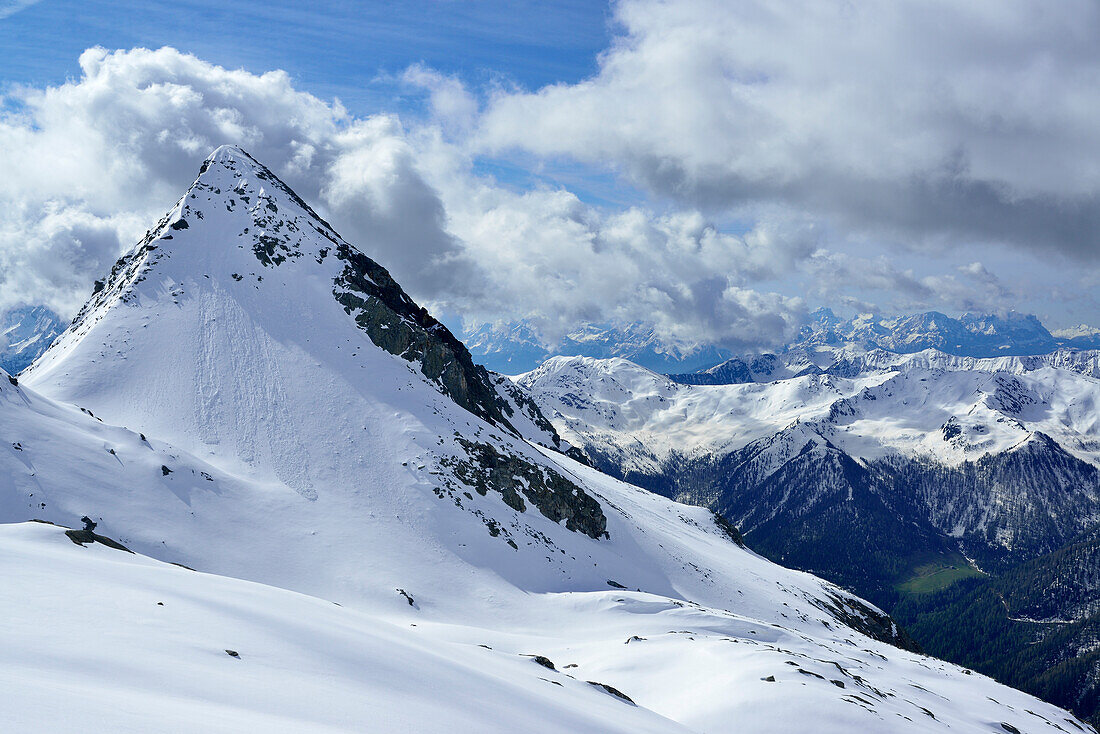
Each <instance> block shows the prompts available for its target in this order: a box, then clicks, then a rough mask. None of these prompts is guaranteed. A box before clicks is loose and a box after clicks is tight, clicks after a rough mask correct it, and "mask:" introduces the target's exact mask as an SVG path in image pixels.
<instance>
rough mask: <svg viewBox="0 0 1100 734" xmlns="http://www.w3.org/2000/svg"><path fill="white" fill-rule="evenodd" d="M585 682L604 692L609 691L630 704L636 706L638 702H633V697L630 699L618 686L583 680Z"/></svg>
mask: <svg viewBox="0 0 1100 734" xmlns="http://www.w3.org/2000/svg"><path fill="white" fill-rule="evenodd" d="M585 682H586V683H588V685H590V686H595V687H596V688H599V689H600V690H602V691H603V692H604V693H609V694H611V695H612V696H615V697H616V698H621V699H622V700H624V701H626V702H627V703H629V704H630V705H631V706H637V705H638V704H636V703H634V699H632V698H631V697H630V696H628V695H626V694H625V693H623V692H622V691H620V690H619V689H618V688H614V687H613V686H609V685H607V684H606V683H598V682H596V681H594V680H590V681H585Z"/></svg>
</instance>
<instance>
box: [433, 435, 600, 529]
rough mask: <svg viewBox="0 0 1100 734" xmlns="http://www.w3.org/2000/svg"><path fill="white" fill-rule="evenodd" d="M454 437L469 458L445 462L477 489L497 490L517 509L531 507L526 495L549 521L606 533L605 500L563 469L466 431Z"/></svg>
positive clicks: (446, 459)
mask: <svg viewBox="0 0 1100 734" xmlns="http://www.w3.org/2000/svg"><path fill="white" fill-rule="evenodd" d="M455 440H456V441H457V442H458V443H459V445H461V446H462V448H463V449H465V451H466V457H467V458H461V457H446V458H444V459H442V460H441V462H440V463H442V464H443V465H444V466H448V467H450V468H451V469H452V470H453V472H454V475H455V477H456V478H458V480H459V481H461V482H462V483H463V484H466V485H467V486H470V487H473V488H474V489H475V490H476V491H477V493H478V494H480V495H482V496H485V495H486V494H487V493H488V492H489V490H493V491H494V492H498V493H499V494H500V495H501V497H502V498H503V499H504V502H505V504H507V505H508V506H509V507H511V508H512V509H513V510H516V511H517V512H526V510H527V505H526V503H525V502H524V497H526V498H527V500H528V501H530V502H531V504H533V505H534V506H535V507H537V508H538V510H539V512H541V513H542V514H543V515H544V516H546V517H547V518H549V519H550V520H552V521H554V522H562V521H563V520H564V521H565V527H566V528H567V529H568V530H572V531H574V532H582V533H584V534H585V535H587V536H589V537H590V538H594V539H599V538H602V537H607V517H606V516H605V515H604V513H603V508H601V507H600V503H599V502H598V501H596V500H595V499H594V498H593V497H592V496H591V495H589V494H588V493H587V492H585V491H584V490H583V489H581V487H579V486H577V485H576V484H574V483H573V482H571V481H569V480H568V479H566V478H565V477H563V476H562V475H561V474H558V473H557V472H556V471H554V470H552V469H550V468H548V467H545V466H540V465H538V464H534V463H532V462H530V461H526V460H525V459H522V458H520V457H519V456H517V455H514V454H503V453H501V452H500V451H499V450H498V449H497V447H495V446H493V445H492V444H487V443H479V442H476V441H469V440H467V439H465V438H462V437H461V436H456V439H455Z"/></svg>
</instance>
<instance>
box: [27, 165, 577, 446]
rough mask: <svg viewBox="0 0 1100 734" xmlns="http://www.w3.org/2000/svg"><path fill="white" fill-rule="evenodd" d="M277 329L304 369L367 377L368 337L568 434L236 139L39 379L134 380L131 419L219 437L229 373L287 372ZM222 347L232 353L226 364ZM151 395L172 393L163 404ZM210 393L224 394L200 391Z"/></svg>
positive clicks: (475, 395) (532, 431)
mask: <svg viewBox="0 0 1100 734" xmlns="http://www.w3.org/2000/svg"><path fill="white" fill-rule="evenodd" d="M93 333H94V336H91V335H92V334H93ZM264 340H271V342H272V346H277V347H278V351H281V352H293V353H294V354H295V360H296V361H300V362H302V364H303V367H302V368H303V370H304V371H306V372H309V371H313V370H320V371H322V372H324V373H326V374H327V375H328V376H329V377H333V376H334V375H338V376H339V377H338V379H339V381H341V382H343V383H344V384H345V387H349V388H352V389H354V383H355V382H356V381H358V380H359V379H361V377H360V376H361V375H362V374H365V373H363V372H362V370H366V369H368V368H369V362H370V358H369V357H368V356H366V355H367V351H370V352H373V351H375V349H374V347H380V348H381V349H382V350H384V351H386V352H389V353H390V354H391V355H394V356H397V357H400V358H401V359H403V360H405V361H407V362H409V363H413V364H415V365H416V366H417V367H418V368H419V369H418V370H417V371H418V372H419V373H420V374H421V376H422V377H423V378H425V379H426V380H427V381H428V382H430V383H432V384H433V385H434V386H435V387H436V388H437V389H438V390H439V391H441V392H443V393H444V394H446V395H447V396H448V397H450V398H451V399H452V400H454V402H456V403H458V404H459V405H460V406H462V407H463V408H465V409H466V410H469V411H470V412H472V413H474V414H475V415H477V416H479V417H480V418H482V419H484V420H487V421H489V422H490V423H492V424H495V425H498V426H500V427H502V428H504V429H505V430H506V431H508V432H510V433H513V434H517V435H518V434H520V433H523V434H524V435H527V436H529V437H533V438H535V439H536V440H538V441H540V442H542V443H546V444H548V445H551V446H555V445H557V438H556V435H555V434H554V431H553V429H552V427H550V425H549V423H548V422H546V421H545V420H544V419H542V418H541V417H540V416H539V414H538V410H537V408H535V407H534V406H533V405H532V404H530V403H529V401H528V402H526V403H525V402H524V401H523V399H522V397H518V396H517V395H514V394H503V393H505V392H506V391H503V390H498V387H497V385H496V384H494V380H493V379H492V378H491V377H490V376H489V374H488V373H487V372H486V371H485V370H484V369H482V368H480V367H478V366H476V365H474V363H473V361H472V359H471V357H470V355H469V352H468V351H467V350H466V348H465V347H464V346H463V345H462V344H461V342H459V341H458V340H457V339H456V338H455V337H454V336H453V335H452V334H451V333H450V332H449V331H448V330H447V329H446V327H444V326H443V325H442V324H440V323H439V322H438V321H437V320H436V319H434V318H433V317H432V316H431V315H430V314H428V313H427V311H425V310H424V309H423V308H421V307H420V306H418V305H417V304H416V303H415V302H414V301H413V300H412V299H411V298H410V297H409V296H408V295H407V294H406V293H405V292H404V291H403V290H402V289H401V287H400V286H399V285H398V284H397V283H396V282H395V281H394V280H393V278H392V277H391V276H390V274H389V273H388V272H387V271H386V270H385V268H383V267H382V266H380V265H379V264H378V263H376V262H374V261H373V260H371V259H370V258H369V257H368V256H367V255H366V254H364V253H363V252H361V251H360V250H358V249H357V248H356V247H354V246H352V245H350V244H349V243H347V242H346V241H345V240H343V239H342V238H341V237H340V236H339V234H337V233H336V232H335V231H334V230H333V229H332V227H331V226H329V225H328V223H327V222H325V221H324V220H323V219H321V218H320V217H319V216H318V215H317V214H316V212H314V211H313V209H312V208H310V206H309V205H308V204H306V203H305V202H304V201H303V200H302V199H301V198H299V197H298V196H297V195H296V194H295V193H294V192H293V191H292V190H291V189H290V188H289V187H287V186H286V185H285V184H284V183H283V182H282V181H280V180H279V178H278V177H277V176H275V175H274V174H273V173H272V172H271V171H270V170H269V169H267V168H266V167H265V166H263V165H262V164H261V163H259V162H258V161H256V160H255V159H254V158H252V157H251V156H250V155H248V153H246V152H245V151H243V150H241V149H240V148H238V147H235V146H222V147H220V148H218V149H217V150H216V151H214V153H213V154H212V155H211V156H210V157H209V158H208V159H207V160H206V161H205V162H204V163H203V164H202V167H201V169H200V172H199V176H198V178H197V179H196V180H195V182H194V183H193V184H192V185H191V187H190V188H189V189H188V191H187V193H186V194H185V195H184V196H183V197H182V198H181V199H180V200H179V202H178V203H177V204H176V205H175V206H174V207H173V208H172V210H171V211H169V213H168V214H167V215H165V217H164V218H162V219H161V221H160V222H159V223H158V224H157V225H156V226H155V227H154V228H153V229H151V230H150V231H149V232H148V233H147V234H146V236H145V237H144V238H143V239H142V240H141V241H140V242H139V243H138V244H137V245H136V246H135V247H134V248H133V249H132V250H131V251H130V252H129V253H128V254H126V255H125V256H123V257H122V258H121V259H120V260H119V261H118V262H117V263H116V264H115V267H114V268H113V269H112V271H111V274H110V277H109V278H107V279H105V280H103V281H98V282H97V283H96V288H95V292H94V293H93V296H92V298H91V300H90V301H89V302H88V304H87V305H86V306H85V308H84V309H83V310H82V311H81V313H80V314H79V315H78V316H77V318H76V320H75V321H74V323H73V325H72V326H71V327H70V329H69V330H68V331H67V332H66V333H65V334H64V335H62V337H61V338H59V339H58V341H57V342H56V343H55V344H54V346H53V347H52V348H51V349H50V350H49V351H48V352H47V353H46V354H45V355H44V356H43V358H42V359H40V360H39V362H38V363H37V364H36V365H35V368H34V370H32V371H31V373H30V374H29V378H30V379H31V380H32V382H33V383H34V384H36V385H39V386H40V387H42V389H43V390H45V391H46V392H52V393H53V394H56V395H58V397H64V398H66V399H72V400H82V401H85V402H89V403H93V402H97V393H99V394H100V395H99V396H100V397H102V398H103V402H105V403H110V404H111V406H112V407H113V408H114V409H116V410H117V407H118V401H117V400H113V399H111V400H108V399H107V397H106V396H107V394H108V393H110V394H111V395H117V389H118V387H119V386H120V385H126V386H127V389H128V391H129V392H130V394H131V400H129V401H127V402H129V403H130V409H129V410H127V411H126V412H121V411H120V412H119V414H118V415H117V418H118V419H119V421H120V422H127V423H128V424H131V425H135V424H136V425H141V426H143V427H146V426H148V427H150V428H151V429H153V430H160V429H165V430H166V431H168V433H167V435H176V434H178V433H179V431H180V429H181V428H182V429H184V430H186V429H188V428H189V429H190V430H189V431H187V432H188V433H189V436H188V438H189V439H191V440H195V439H197V440H198V441H199V442H201V443H208V442H209V440H210V432H211V430H212V429H211V420H210V410H211V408H212V407H215V406H216V404H217V403H218V402H219V401H218V397H217V396H218V395H224V392H221V391H222V390H223V389H224V388H225V387H226V386H227V383H228V384H231V385H233V386H234V392H235V393H237V394H241V395H246V394H254V393H255V392H257V391H259V392H262V391H264V390H268V389H272V388H274V387H275V386H277V385H279V384H280V383H285V382H286V380H287V378H288V376H287V375H285V374H282V375H280V376H279V377H278V378H277V379H276V378H275V377H274V376H273V375H271V374H270V372H271V369H272V365H273V364H274V362H273V360H272V359H270V357H271V355H270V354H269V353H268V352H267V350H264V349H260V350H259V351H250V349H251V348H252V347H256V346H257V343H258V342H263V341H264ZM244 342H252V344H246V343H244ZM153 354H156V355H158V357H157V358H156V359H152V358H151V356H150V355H153ZM162 360H166V361H167V362H168V363H169V364H171V365H173V366H175V368H176V369H175V370H171V372H175V373H176V377H175V378H172V379H167V378H166V377H165V374H164V373H165V370H162V369H161V366H162ZM216 362H224V363H222V364H220V368H221V370H222V371H221V372H219V370H216V369H212V368H213V367H214V365H215V363H216ZM230 365H232V366H233V369H232V370H231V371H230V370H228V369H227V368H228V367H229V366H230ZM260 376H263V377H262V379H261V378H260ZM256 380H260V383H259V384H257V383H256ZM311 390H312V388H310V390H306V391H305V392H306V393H309V392H311ZM55 391H56V392H55ZM139 394H140V395H149V394H159V395H160V396H161V400H162V401H163V402H161V403H160V404H158V405H150V404H149V401H148V400H147V399H145V398H141V397H139ZM196 394H197V395H198V396H202V395H203V394H206V395H209V396H210V398H209V399H208V400H206V401H205V402H204V401H203V398H202V397H198V401H199V402H198V404H195V400H196V398H195V397H193V396H195V395H196ZM180 413H185V414H189V415H192V416H195V418H194V420H193V421H192V422H191V425H190V426H188V425H187V421H186V420H185V421H184V422H183V424H182V425H181V424H180V422H179V421H177V420H175V419H171V418H167V417H166V416H167V415H173V414H174V415H179V414H180ZM252 417H255V418H257V419H260V420H262V419H263V418H264V416H259V415H257V416H252ZM222 418H223V419H224V420H226V421H230V422H234V423H237V422H239V421H240V420H242V418H241V417H238V416H234V415H229V414H226V415H223V416H222ZM188 443H190V441H189V442H188ZM191 445H194V444H191Z"/></svg>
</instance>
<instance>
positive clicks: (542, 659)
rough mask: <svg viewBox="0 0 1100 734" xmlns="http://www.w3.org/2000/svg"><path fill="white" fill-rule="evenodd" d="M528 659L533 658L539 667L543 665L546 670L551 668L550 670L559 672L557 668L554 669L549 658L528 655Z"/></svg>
mask: <svg viewBox="0 0 1100 734" xmlns="http://www.w3.org/2000/svg"><path fill="white" fill-rule="evenodd" d="M527 657H529V658H531V659H532V660H533V661H535V662H536V663H538V664H539V665H541V666H542V667H544V668H549V669H550V670H557V668H556V667H554V663H553V661H551V660H550V658H548V657H546V656H544V655H528V656H527Z"/></svg>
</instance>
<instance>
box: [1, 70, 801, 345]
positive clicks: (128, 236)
mask: <svg viewBox="0 0 1100 734" xmlns="http://www.w3.org/2000/svg"><path fill="white" fill-rule="evenodd" d="M80 64H81V69H82V71H83V75H82V76H81V78H79V79H75V80H71V81H69V82H67V83H65V84H62V85H60V86H56V87H48V88H45V89H19V90H16V91H14V92H13V93H12V94H11V96H12V97H13V100H14V101H15V102H17V104H16V105H14V106H13V108H14V109H16V110H17V112H11V113H9V114H7V115H5V116H4V117H2V118H0V167H2V168H3V169H4V170H7V171H17V172H19V174H18V175H16V176H7V177H4V178H2V179H0V309H2V308H3V307H5V306H11V305H13V304H15V303H19V302H33V303H43V302H44V303H47V304H49V305H50V306H52V307H54V308H55V309H57V310H59V311H60V312H61V313H62V314H63V315H69V314H71V313H72V312H73V311H74V310H75V309H76V308H77V307H78V306H79V304H80V302H81V301H82V300H83V298H84V297H85V296H86V294H87V293H88V291H89V289H90V286H91V283H92V281H93V280H94V279H95V278H98V277H101V276H102V274H103V273H104V272H106V271H107V270H108V269H109V267H110V263H111V262H112V260H113V259H114V258H115V257H116V256H117V255H118V254H119V253H120V252H121V251H122V250H123V249H125V248H126V247H127V246H128V245H129V244H130V243H131V242H133V241H134V240H136V239H137V238H138V237H139V236H140V235H141V233H142V232H143V231H144V229H145V228H146V227H147V226H148V225H149V224H150V223H151V222H153V221H155V219H156V217H157V216H159V215H160V214H161V213H163V212H164V211H165V210H166V209H168V208H169V207H170V206H171V204H172V203H173V202H174V201H175V199H176V198H177V197H178V196H179V195H180V193H182V191H183V190H184V188H185V187H186V186H187V185H188V184H189V183H190V181H191V180H192V179H193V177H194V176H195V174H196V171H197V168H198V164H199V163H200V161H201V160H202V158H203V157H204V156H205V155H206V154H207V152H208V151H209V150H211V149H212V148H214V147H215V146H217V145H219V144H222V143H236V144H239V145H241V146H243V147H244V148H246V149H247V150H248V151H249V152H251V153H252V154H253V155H254V156H255V157H256V158H258V159H259V160H261V161H263V162H264V163H266V164H267V165H268V166H270V167H271V168H272V169H273V170H274V171H275V172H277V173H278V174H279V175H280V176H282V177H284V178H285V179H286V181H287V183H288V184H290V185H291V186H292V187H294V188H295V189H296V190H297V191H298V192H299V194H300V195H302V196H303V197H304V198H305V199H307V200H308V201H310V202H311V203H314V204H315V205H317V207H318V209H320V210H321V211H322V213H323V214H324V215H325V216H326V217H328V218H329V219H330V221H332V223H333V224H334V226H336V227H337V229H339V230H340V231H341V232H342V233H343V234H344V235H345V236H346V237H347V238H348V239H349V240H350V241H352V242H355V243H357V244H359V245H360V246H362V248H363V249H364V250H365V251H366V252H367V253H368V254H370V255H371V256H373V257H375V258H376V259H378V260H379V262H381V263H382V264H383V265H385V266H386V267H388V268H389V269H391V270H392V271H393V273H394V276H395V277H396V278H397V279H398V280H399V281H400V282H401V283H402V284H403V285H405V286H406V287H407V288H409V290H410V291H411V292H412V293H413V295H414V296H416V297H418V298H421V299H425V300H428V301H430V302H431V303H432V304H434V305H435V306H439V307H443V308H446V309H448V310H449V311H450V312H452V313H460V314H462V315H464V316H467V317H473V318H485V319H499V318H520V317H528V318H531V319H533V320H534V321H535V322H536V323H538V324H540V325H542V326H543V327H544V329H545V330H546V332H547V333H548V334H560V333H561V332H562V331H564V330H566V329H568V328H571V327H573V326H575V325H576V323H577V322H578V321H608V320H612V321H644V322H650V323H654V324H655V325H656V326H657V328H658V329H659V331H660V332H661V333H663V334H664V335H666V336H667V337H668V338H670V339H674V340H682V341H687V340H697V339H707V340H721V341H726V342H729V343H735V344H742V345H757V344H761V343H771V342H773V341H775V340H777V339H779V338H780V337H782V336H783V335H785V334H788V333H789V332H790V331H791V330H792V329H793V328H794V327H795V326H796V324H797V321H798V319H799V318H800V316H801V313H802V311H803V305H802V302H801V300H799V299H797V298H790V297H786V296H782V295H777V294H772V293H761V292H757V291H756V290H755V288H756V286H757V284H758V283H759V281H762V280H763V281H766V280H768V279H771V278H775V277H777V276H778V275H780V274H781V273H782V272H783V271H784V270H785V269H788V268H790V267H791V266H793V264H794V263H796V262H797V261H799V260H800V259H803V258H805V257H807V256H808V255H809V254H810V253H812V252H813V251H814V250H815V248H816V237H817V234H816V231H815V229H814V228H813V227H812V226H809V225H806V224H804V223H801V222H800V221H799V220H797V219H791V218H776V219H775V220H774V221H769V222H767V223H763V224H760V225H758V226H757V227H755V228H754V229H753V230H752V231H750V232H749V233H747V234H745V235H744V236H733V235H730V234H725V233H722V232H720V231H718V230H717V229H716V228H715V227H713V226H712V225H710V224H709V223H708V222H707V221H706V220H705V219H704V218H703V217H702V216H700V215H699V214H697V213H693V212H674V213H670V214H666V215H662V216H654V215H652V214H650V213H648V212H646V211H644V210H642V209H638V208H634V209H628V210H626V211H622V212H618V213H607V212H603V211H600V210H598V209H595V208H593V207H591V206H588V205H585V204H584V203H582V202H581V201H580V200H579V199H578V198H577V197H576V196H575V195H573V194H572V193H570V192H568V191H565V190H561V189H536V190H532V191H527V192H514V191H509V190H507V189H505V188H502V187H500V186H498V185H497V184H495V183H494V182H493V181H491V180H488V179H485V178H482V177H478V176H476V175H474V173H473V167H474V159H473V158H471V157H470V155H469V152H468V150H466V149H465V148H464V147H463V145H462V144H461V143H460V142H455V141H454V139H453V137H452V135H453V134H454V133H455V131H456V130H461V129H462V127H463V126H467V125H469V124H470V120H471V116H472V115H473V114H474V113H475V112H476V104H474V103H473V102H472V98H470V96H469V95H468V94H467V92H466V91H465V90H464V89H463V88H462V87H461V85H459V84H458V83H457V82H455V81H454V80H453V79H449V78H446V77H443V76H441V75H438V74H436V73H435V72H433V71H431V70H428V69H423V68H414V69H412V70H410V71H409V72H408V73H407V74H406V81H407V82H409V83H410V84H415V85H418V86H421V87H423V88H425V89H427V90H428V91H429V93H430V96H431V102H432V104H433V105H434V109H435V111H436V114H437V115H438V116H440V117H441V118H445V120H446V124H439V123H437V122H430V123H426V124H423V125H421V126H419V127H416V128H413V129H408V128H406V127H405V126H404V125H403V124H402V122H401V121H400V120H399V119H398V118H397V117H396V116H393V115H375V116H371V117H367V118H357V117H353V116H351V115H349V114H348V113H347V112H346V111H345V110H344V109H343V107H342V106H341V105H340V104H339V103H338V102H331V103H329V102H325V101H322V100H320V99H318V98H316V97H314V96H312V95H310V94H306V93H303V92H300V91H298V90H297V89H296V88H295V87H294V84H293V83H292V80H291V79H290V78H289V77H288V75H286V74H285V73H283V72H278V71H276V72H269V73H266V74H259V75H256V74H251V73H248V72H245V71H240V70H228V69H224V68H221V67H218V66H215V65H212V64H208V63H206V62H204V61H202V60H200V59H198V58H196V57H194V56H190V55H187V54H183V53H180V52H178V51H176V50H174V49H170V48H164V49H160V50H155V51H150V50H146V49H134V50H131V51H116V52H107V51H105V50H103V49H91V50H89V51H87V52H85V53H84V54H83V55H82V56H81V59H80ZM471 105H473V106H471Z"/></svg>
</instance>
